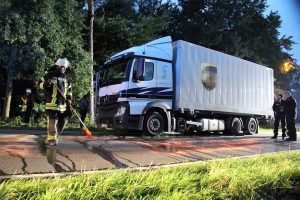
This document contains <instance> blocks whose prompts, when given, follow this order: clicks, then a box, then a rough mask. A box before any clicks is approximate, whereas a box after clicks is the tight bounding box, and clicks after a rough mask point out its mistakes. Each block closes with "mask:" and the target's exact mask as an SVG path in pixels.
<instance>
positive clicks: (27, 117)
mask: <svg viewBox="0 0 300 200" xmlns="http://www.w3.org/2000/svg"><path fill="white" fill-rule="evenodd" d="M31 113H32V107H27V109H26V111H25V112H24V115H23V122H24V123H29V121H30V117H31Z"/></svg>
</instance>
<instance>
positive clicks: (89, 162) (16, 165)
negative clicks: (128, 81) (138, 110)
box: [0, 130, 300, 179]
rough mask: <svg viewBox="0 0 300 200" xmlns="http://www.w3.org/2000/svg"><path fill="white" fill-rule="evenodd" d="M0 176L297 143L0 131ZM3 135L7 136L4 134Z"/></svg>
mask: <svg viewBox="0 0 300 200" xmlns="http://www.w3.org/2000/svg"><path fill="white" fill-rule="evenodd" d="M0 133H1V134H0V179H3V178H4V177H7V176H8V175H14V174H15V175H17V174H42V173H52V172H81V171H89V170H99V169H115V168H127V167H130V168H135V167H141V166H156V165H166V164H174V163H182V162H193V161H199V160H208V159H216V158H226V157H240V156H250V155H255V154H264V153H269V152H280V151H289V150H300V142H298V141H297V142H287V141H282V140H281V138H278V139H277V140H271V139H270V137H271V135H272V134H266V133H264V134H258V135H250V136H220V135H215V136H206V137H205V136H204V137H203V136H184V137H182V136H176V137H174V136H171V137H170V136H166V137H158V138H151V137H139V136H127V137H125V138H120V137H117V136H100V135H99V136H94V137H93V138H92V139H88V138H86V137H85V136H80V135H74V134H72V135H69V134H65V135H63V136H60V138H59V143H58V145H57V146H55V147H51V146H48V145H47V144H46V143H45V141H46V136H45V135H43V134H40V133H43V132H39V133H37V132H35V133H34V132H33V131H26V133H24V132H21V131H19V132H18V131H15V132H14V131H5V130H0ZM6 133H7V134H6Z"/></svg>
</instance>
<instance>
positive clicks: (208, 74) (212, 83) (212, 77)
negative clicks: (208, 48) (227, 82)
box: [201, 63, 218, 90]
mask: <svg viewBox="0 0 300 200" xmlns="http://www.w3.org/2000/svg"><path fill="white" fill-rule="evenodd" d="M201 80H202V84H203V86H204V87H205V88H206V89H208V90H213V89H214V88H215V87H216V86H217V80H218V69H217V67H216V66H215V65H213V64H209V63H202V64H201Z"/></svg>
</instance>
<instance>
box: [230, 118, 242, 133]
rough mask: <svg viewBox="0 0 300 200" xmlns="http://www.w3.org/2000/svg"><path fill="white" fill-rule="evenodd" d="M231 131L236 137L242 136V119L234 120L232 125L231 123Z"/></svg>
mask: <svg viewBox="0 0 300 200" xmlns="http://www.w3.org/2000/svg"><path fill="white" fill-rule="evenodd" d="M230 131H231V133H232V134H234V135H241V131H242V122H241V120H240V118H237V117H235V118H233V119H232V121H231V123H230Z"/></svg>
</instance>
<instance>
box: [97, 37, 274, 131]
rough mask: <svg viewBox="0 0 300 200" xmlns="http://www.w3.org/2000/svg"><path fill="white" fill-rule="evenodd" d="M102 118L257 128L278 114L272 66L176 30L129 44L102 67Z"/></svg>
mask: <svg viewBox="0 0 300 200" xmlns="http://www.w3.org/2000/svg"><path fill="white" fill-rule="evenodd" d="M102 70H103V71H102V72H103V76H102V77H101V81H100V88H99V90H98V91H99V94H98V95H99V96H98V101H97V119H98V123H99V124H100V125H101V126H104V127H111V128H116V129H134V130H144V131H146V132H148V133H150V134H153V135H158V134H161V133H162V132H169V133H171V132H182V133H183V132H185V131H188V130H193V131H198V132H201V131H220V132H224V133H232V134H242V133H248V134H249V133H250V134H253V133H257V131H258V124H259V123H258V121H259V120H260V119H269V118H270V117H271V115H272V114H273V111H272V104H273V100H274V86H273V83H274V79H273V70H272V69H270V68H267V67H264V66H261V65H258V64H255V63H252V62H249V61H246V60H243V59H240V58H237V57H234V56H230V55H227V54H224V53H221V52H218V51H214V50H211V49H208V48H205V47H201V46H198V45H195V44H191V43H188V42H185V41H182V40H179V41H175V42H172V39H171V37H170V36H167V37H163V38H160V39H157V40H154V41H151V42H149V43H146V44H144V45H141V46H137V47H132V48H129V49H127V50H124V51H122V52H120V53H118V54H116V55H114V56H112V57H111V58H110V59H109V60H107V61H106V62H105V64H104V67H103V69H102Z"/></svg>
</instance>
